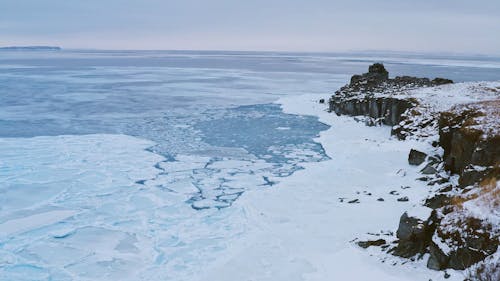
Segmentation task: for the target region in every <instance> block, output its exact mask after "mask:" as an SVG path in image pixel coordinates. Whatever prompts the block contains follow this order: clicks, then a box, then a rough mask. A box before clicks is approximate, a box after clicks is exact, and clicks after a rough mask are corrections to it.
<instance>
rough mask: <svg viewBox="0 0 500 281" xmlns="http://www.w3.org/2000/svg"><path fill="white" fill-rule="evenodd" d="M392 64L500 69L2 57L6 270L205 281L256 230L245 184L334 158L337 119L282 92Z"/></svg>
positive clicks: (241, 55) (293, 56)
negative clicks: (288, 108) (329, 147)
mask: <svg viewBox="0 0 500 281" xmlns="http://www.w3.org/2000/svg"><path fill="white" fill-rule="evenodd" d="M378 61H382V62H384V63H385V65H386V67H387V68H388V69H389V71H390V73H391V76H396V75H403V74H404V75H416V76H429V77H435V76H441V77H447V78H451V79H453V80H455V81H458V82H460V81H476V80H496V79H498V77H500V59H499V58H494V57H485V56H458V55H455V56H444V55H422V54H401V53H338V54H334V53H329V54H309V53H271V52H259V53H257V52H222V51H221V52H214V51H212V52H208V51H207V52H194V51H193V52H190V51H88V50H86V51H83V50H63V51H0V280H192V279H193V278H195V276H197V275H198V274H199V273H200V272H201V271H203V269H205V268H206V267H208V266H209V265H210V264H212V263H214V262H215V261H217V260H219V259H220V255H223V254H224V253H225V251H226V250H227V249H228V248H229V247H230V246H231V244H232V243H235V241H238V240H239V239H241V237H244V236H245V235H246V233H247V230H248V228H249V227H250V226H249V223H250V221H251V220H249V217H248V216H249V214H248V212H247V209H245V208H244V206H242V205H238V204H234V203H235V202H237V201H238V199H239V198H240V197H241V196H245V192H248V191H252V193H253V195H252V198H257V199H256V200H259V199H258V194H259V190H269V189H276V188H286V187H287V186H286V185H280V182H282V181H283V180H284V179H286V178H288V177H290V176H291V175H292V174H294V173H295V172H297V171H299V170H302V171H303V169H304V167H305V166H307V163H314V162H321V161H327V160H329V159H330V156H329V155H327V153H326V151H325V150H324V148H323V144H321V143H320V142H317V139H316V138H317V137H318V136H319V134H320V133H321V132H323V131H325V130H327V129H329V128H330V126H329V125H326V124H324V123H322V122H320V121H319V119H318V117H317V116H312V115H297V114H290V113H285V112H284V111H283V109H282V106H281V105H280V104H279V103H278V102H277V101H278V100H279V99H283V98H286V99H287V100H288V101H289V102H290V99H292V102H293V98H294V97H301V96H304V95H314V96H324V98H328V97H329V95H330V94H331V93H333V92H334V91H335V90H336V89H337V88H339V87H340V86H342V85H343V84H345V83H346V82H347V81H348V80H349V78H350V76H351V75H352V74H355V73H362V72H365V71H366V69H367V66H368V65H369V64H371V63H372V62H378ZM300 101H301V99H300V98H298V99H297V102H300ZM304 106H307V105H306V104H304ZM306 173H307V171H306ZM329 176H330V177H331V178H334V177H335V175H334V174H331V175H329ZM284 192H286V191H284ZM255 194H257V196H256V195H255ZM262 194H263V196H264V194H266V193H265V192H262ZM267 201H268V200H267ZM275 201H276V202H274V201H273V202H274V203H275V204H276V205H282V206H287V202H286V200H285V201H281V200H279V199H277V200H275ZM274 203H273V204H274ZM226 278H227V276H226Z"/></svg>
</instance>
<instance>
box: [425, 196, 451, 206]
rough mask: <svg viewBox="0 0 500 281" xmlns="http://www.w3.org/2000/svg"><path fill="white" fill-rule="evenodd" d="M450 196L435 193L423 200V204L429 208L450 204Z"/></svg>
mask: <svg viewBox="0 0 500 281" xmlns="http://www.w3.org/2000/svg"><path fill="white" fill-rule="evenodd" d="M451 200H452V197H451V196H449V195H446V194H436V195H434V196H433V197H431V198H427V199H426V200H425V203H424V205H425V206H427V207H429V208H431V209H438V208H441V207H444V206H447V205H450V204H451Z"/></svg>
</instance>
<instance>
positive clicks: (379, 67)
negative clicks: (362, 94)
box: [368, 63, 389, 80]
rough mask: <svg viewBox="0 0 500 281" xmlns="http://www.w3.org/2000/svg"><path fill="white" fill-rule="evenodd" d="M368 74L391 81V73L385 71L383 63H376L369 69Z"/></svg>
mask: <svg viewBox="0 0 500 281" xmlns="http://www.w3.org/2000/svg"><path fill="white" fill-rule="evenodd" d="M368 74H371V75H374V76H377V77H379V78H380V79H383V80H387V79H389V72H388V71H387V70H386V69H385V67H384V65H383V64H381V63H374V64H372V65H370V66H369V67H368Z"/></svg>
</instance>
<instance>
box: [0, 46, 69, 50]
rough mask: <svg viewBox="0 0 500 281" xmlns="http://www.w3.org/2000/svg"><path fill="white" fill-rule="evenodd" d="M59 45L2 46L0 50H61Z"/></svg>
mask: <svg viewBox="0 0 500 281" xmlns="http://www.w3.org/2000/svg"><path fill="white" fill-rule="evenodd" d="M60 50H61V47H57V46H7V47H0V51H60Z"/></svg>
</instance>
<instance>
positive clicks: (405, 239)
mask: <svg viewBox="0 0 500 281" xmlns="http://www.w3.org/2000/svg"><path fill="white" fill-rule="evenodd" d="M438 221H439V220H438V217H437V213H436V212H435V211H433V212H432V213H431V216H430V217H429V218H428V219H427V220H426V221H422V220H421V219H418V218H414V217H409V216H408V214H407V213H404V214H403V215H402V216H401V218H400V220H399V227H398V230H397V232H396V236H397V237H398V238H399V241H398V245H397V246H396V247H395V248H394V249H393V254H394V255H395V256H400V257H404V258H410V257H413V256H415V255H416V254H424V253H426V252H427V247H428V246H429V244H430V243H431V241H432V235H433V234H434V231H435V230H436V226H437V223H438Z"/></svg>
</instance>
